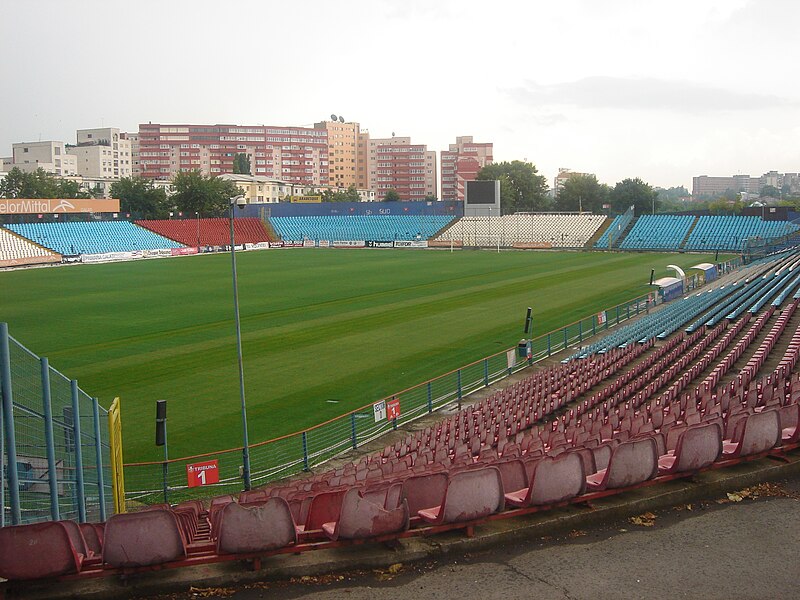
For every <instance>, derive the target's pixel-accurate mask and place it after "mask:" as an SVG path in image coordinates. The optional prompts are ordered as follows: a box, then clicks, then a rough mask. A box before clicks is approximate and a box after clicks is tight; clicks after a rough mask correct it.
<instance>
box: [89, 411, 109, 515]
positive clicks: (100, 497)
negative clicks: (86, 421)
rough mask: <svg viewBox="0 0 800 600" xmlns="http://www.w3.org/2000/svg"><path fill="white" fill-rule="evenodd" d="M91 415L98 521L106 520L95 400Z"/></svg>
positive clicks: (98, 415)
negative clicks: (98, 508) (95, 455)
mask: <svg viewBox="0 0 800 600" xmlns="http://www.w3.org/2000/svg"><path fill="white" fill-rule="evenodd" d="M92 413H93V415H92V416H93V417H94V447H95V451H96V453H97V501H98V502H99V503H100V520H101V521H105V520H106V490H105V489H104V483H105V482H104V478H103V441H102V438H101V437H100V403H99V402H98V401H97V398H92Z"/></svg>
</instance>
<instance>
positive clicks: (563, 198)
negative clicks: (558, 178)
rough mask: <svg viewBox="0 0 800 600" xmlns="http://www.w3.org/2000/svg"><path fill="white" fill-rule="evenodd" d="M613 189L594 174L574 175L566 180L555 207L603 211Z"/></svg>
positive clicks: (568, 209) (559, 208) (558, 208)
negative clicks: (598, 179)
mask: <svg viewBox="0 0 800 600" xmlns="http://www.w3.org/2000/svg"><path fill="white" fill-rule="evenodd" d="M610 191H611V189H610V188H609V187H608V186H607V185H606V184H604V183H600V182H598V181H597V177H595V176H594V175H573V176H572V177H570V178H569V179H567V180H566V181H565V182H564V187H562V188H561V191H559V192H558V196H556V198H555V209H556V210H560V211H577V210H580V209H582V210H584V211H588V212H593V213H600V212H603V204H605V203H606V202H607V201H608V194H609V192H610Z"/></svg>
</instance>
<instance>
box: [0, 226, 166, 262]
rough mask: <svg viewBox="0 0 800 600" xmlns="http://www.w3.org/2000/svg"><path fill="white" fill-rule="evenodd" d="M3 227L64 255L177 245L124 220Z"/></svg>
mask: <svg viewBox="0 0 800 600" xmlns="http://www.w3.org/2000/svg"><path fill="white" fill-rule="evenodd" d="M7 228H8V229H10V230H12V231H14V232H15V233H17V234H19V235H21V236H24V237H26V238H28V239H29V240H32V241H33V242H35V243H37V244H39V245H40V246H44V247H46V248H50V249H51V250H53V251H54V252H58V253H59V254H64V255H68V256H74V255H78V254H103V253H107V252H131V251H135V250H159V249H164V248H179V247H180V244H179V243H177V242H174V241H172V240H169V239H167V238H165V237H162V236H160V235H157V234H155V233H153V232H152V231H148V230H147V229H143V228H141V227H137V226H136V225H134V224H133V223H129V222H127V221H90V222H66V223H15V224H11V225H7Z"/></svg>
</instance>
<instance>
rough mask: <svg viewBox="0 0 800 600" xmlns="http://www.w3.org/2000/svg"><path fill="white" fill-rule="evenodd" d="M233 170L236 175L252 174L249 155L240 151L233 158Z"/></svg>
mask: <svg viewBox="0 0 800 600" xmlns="http://www.w3.org/2000/svg"><path fill="white" fill-rule="evenodd" d="M233 172H234V174H236V175H252V172H251V170H250V156H249V155H247V154H245V153H244V152H240V153H239V154H237V155H236V156H235V157H234V158H233Z"/></svg>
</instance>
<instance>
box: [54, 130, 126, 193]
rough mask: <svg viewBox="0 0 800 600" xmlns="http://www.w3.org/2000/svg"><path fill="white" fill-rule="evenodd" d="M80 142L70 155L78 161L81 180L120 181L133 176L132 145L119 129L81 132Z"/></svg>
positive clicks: (70, 149) (79, 131)
mask: <svg viewBox="0 0 800 600" xmlns="http://www.w3.org/2000/svg"><path fill="white" fill-rule="evenodd" d="M77 138H78V140H77V141H78V143H77V145H76V146H71V147H69V148H68V152H69V153H70V154H72V155H73V156H75V157H76V160H77V163H76V164H77V169H78V174H79V175H80V176H81V177H87V178H91V179H114V180H117V179H121V178H122V177H130V176H131V173H132V166H133V165H132V161H131V142H130V140H128V139H126V138H125V136H123V135H120V131H119V129H117V128H116V127H101V128H99V129H79V130H78V135H77Z"/></svg>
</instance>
